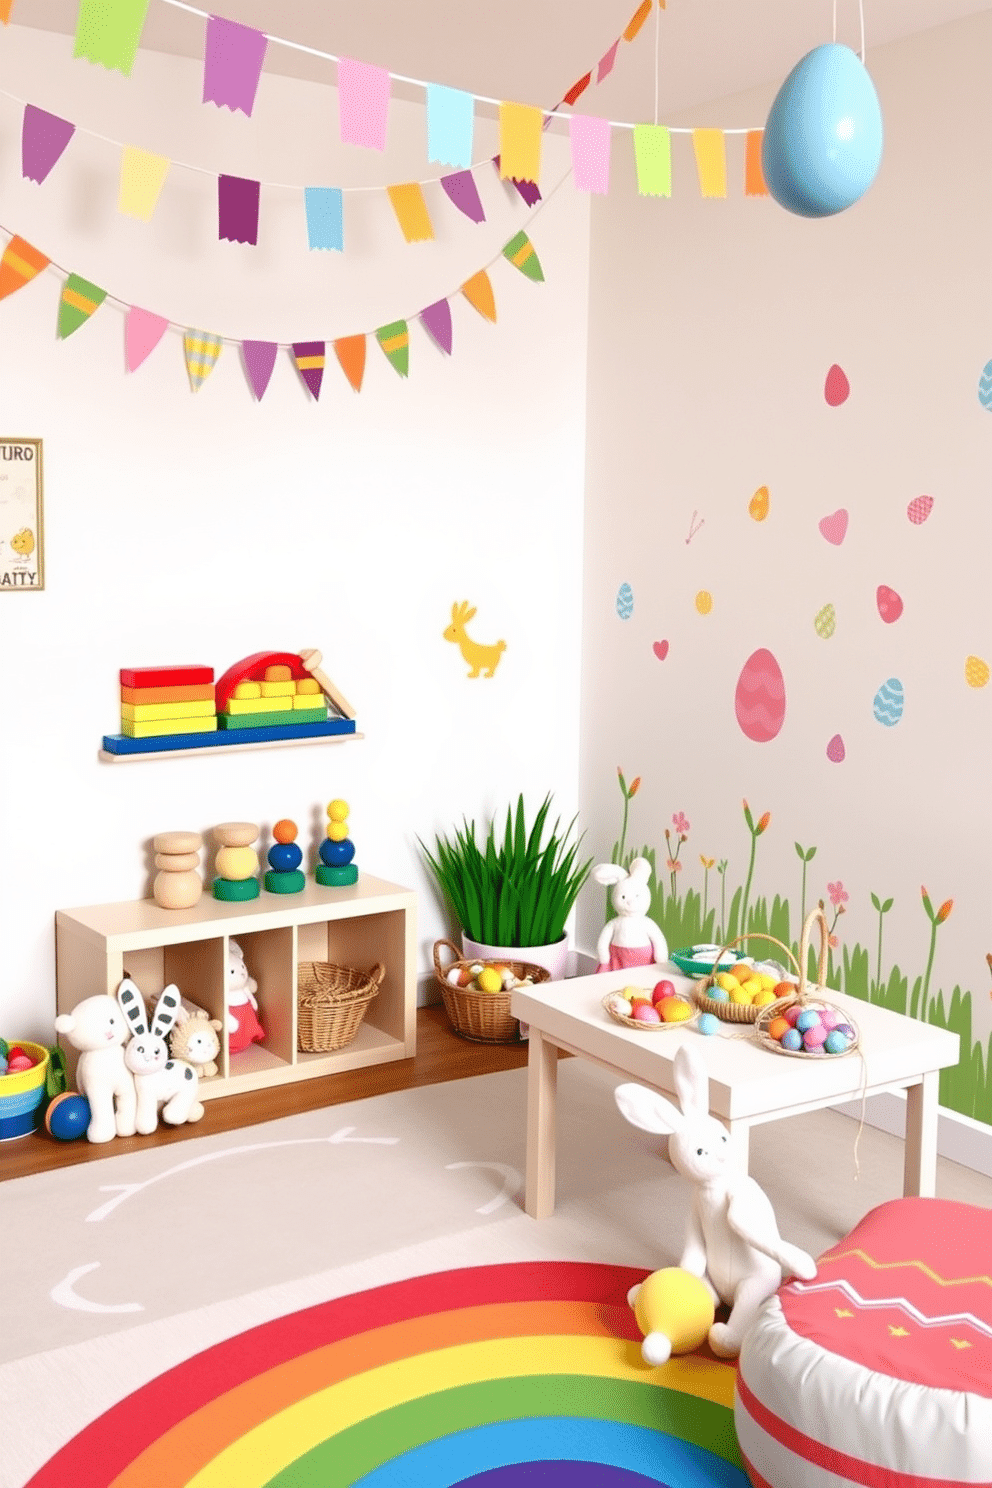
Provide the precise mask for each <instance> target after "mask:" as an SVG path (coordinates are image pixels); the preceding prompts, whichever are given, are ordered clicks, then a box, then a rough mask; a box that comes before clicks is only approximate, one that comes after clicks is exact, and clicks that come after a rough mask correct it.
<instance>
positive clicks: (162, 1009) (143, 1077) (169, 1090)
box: [117, 977, 203, 1136]
mask: <svg viewBox="0 0 992 1488" xmlns="http://www.w3.org/2000/svg"><path fill="white" fill-rule="evenodd" d="M117 1001H118V1002H119V1003H120V1005H121V1011H122V1012H123V1014H124V1017H125V1019H126V1021H127V1024H128V1027H129V1028H130V1030H131V1038H130V1039H129V1041H128V1042H127V1043H126V1044H125V1045H124V1063H125V1065H126V1066H127V1068H128V1069H129V1070H130V1071H131V1073H132V1075H133V1076H134V1088H135V1091H136V1093H137V1097H138V1117H137V1123H136V1125H137V1130H138V1132H139V1133H140V1135H141V1136H148V1135H149V1133H150V1132H153V1131H154V1130H155V1128H156V1127H157V1126H158V1108H159V1106H160V1105H162V1106H163V1109H162V1120H163V1121H167V1122H168V1124H169V1125H170V1126H182V1124H183V1122H185V1121H199V1119H200V1117H201V1116H202V1115H203V1106H202V1105H201V1103H200V1102H199V1101H198V1100H197V1098H196V1092H197V1086H198V1084H199V1081H198V1078H197V1073H196V1070H195V1069H194V1068H193V1066H192V1065H191V1064H186V1063H185V1061H184V1060H181V1059H170V1058H169V1046H168V1044H167V1043H166V1041H165V1038H166V1034H167V1033H168V1032H169V1030H170V1028H171V1027H172V1025H173V1024H174V1023H175V1021H176V1018H177V1017H178V1016H179V1011H180V1009H181V1007H182V1003H181V1001H180V997H179V988H178V987H177V986H176V985H175V983H174V982H170V983H169V985H168V987H166V988H165V990H164V991H163V992H162V994H161V995H160V997H159V999H158V1002H157V1003H156V1004H155V1013H154V1016H153V1018H152V1024H151V1028H150V1029H149V1027H148V1014H147V1013H146V1012H145V1001H144V998H143V997H142V995H141V993H140V992H139V991H138V988H137V986H136V984H135V983H134V982H132V980H131V978H130V977H125V978H124V980H123V981H122V982H121V984H120V986H119V987H118V988H117ZM163 1102H164V1105H163Z"/></svg>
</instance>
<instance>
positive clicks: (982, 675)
mask: <svg viewBox="0 0 992 1488" xmlns="http://www.w3.org/2000/svg"><path fill="white" fill-rule="evenodd" d="M964 680H965V681H966V682H967V684H968V686H969V687H984V686H985V685H986V683H987V682H988V680H989V664H988V662H987V661H983V660H982V658H981V657H980V656H969V657H968V660H967V661H966V662H965V664H964Z"/></svg>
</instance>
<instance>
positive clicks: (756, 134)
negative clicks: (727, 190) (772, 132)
mask: <svg viewBox="0 0 992 1488" xmlns="http://www.w3.org/2000/svg"><path fill="white" fill-rule="evenodd" d="M764 138H765V131H764V130H763V129H749V130H748V132H747V140H746V141H745V145H744V195H745V196H767V195H768V186H767V183H766V181H765V172H764V167H763V166H762V164H761V146H762V144H763V142H764Z"/></svg>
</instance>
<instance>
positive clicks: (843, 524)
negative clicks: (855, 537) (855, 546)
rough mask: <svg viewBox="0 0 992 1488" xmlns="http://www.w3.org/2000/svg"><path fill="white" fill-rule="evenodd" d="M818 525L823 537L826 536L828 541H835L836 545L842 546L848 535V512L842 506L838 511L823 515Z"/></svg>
mask: <svg viewBox="0 0 992 1488" xmlns="http://www.w3.org/2000/svg"><path fill="white" fill-rule="evenodd" d="M817 526H818V527H819V529H820V536H821V537H825V538H826V539H827V542H828V543H833V545H834V547H840V545H841V543H842V542H843V541H844V539H845V537H846V536H847V512H846V511H845V509H844V507H840V509H839V510H838V511H835V512H831V513H830V515H829V517H821V518H820V521H819V522H818V523H817Z"/></svg>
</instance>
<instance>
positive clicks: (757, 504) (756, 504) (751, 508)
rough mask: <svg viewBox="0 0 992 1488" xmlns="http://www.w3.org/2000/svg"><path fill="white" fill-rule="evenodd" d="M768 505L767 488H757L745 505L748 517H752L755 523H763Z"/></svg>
mask: <svg viewBox="0 0 992 1488" xmlns="http://www.w3.org/2000/svg"><path fill="white" fill-rule="evenodd" d="M769 504H770V498H769V495H768V487H767V486H759V487H758V489H757V490H756V491H755V493H754V495H753V496H752V497H751V500H750V501H749V502H748V504H747V511H748V516H749V517H753V518H754V520H755V521H756V522H763V521H764V520H765V518H766V517H767V515H768V507H769Z"/></svg>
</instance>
